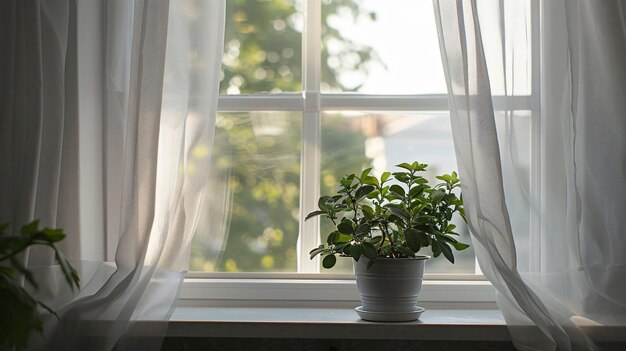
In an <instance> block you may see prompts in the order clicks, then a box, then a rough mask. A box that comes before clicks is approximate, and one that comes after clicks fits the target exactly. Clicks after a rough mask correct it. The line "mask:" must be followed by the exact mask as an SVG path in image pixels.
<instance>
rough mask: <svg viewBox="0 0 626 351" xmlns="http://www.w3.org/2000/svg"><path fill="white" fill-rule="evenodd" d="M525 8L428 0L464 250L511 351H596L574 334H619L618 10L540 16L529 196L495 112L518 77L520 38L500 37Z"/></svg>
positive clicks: (622, 303) (601, 5) (552, 9)
mask: <svg viewBox="0 0 626 351" xmlns="http://www.w3.org/2000/svg"><path fill="white" fill-rule="evenodd" d="M513 3H516V4H513ZM520 3H524V2H503V1H488V0H486V1H480V0H460V1H448V0H434V9H435V17H436V19H437V27H438V33H439V40H440V48H441V52H442V60H443V63H444V70H445V73H446V80H447V84H448V92H449V102H450V114H451V120H452V128H453V135H454V142H455V148H456V153H457V162H458V165H459V173H460V176H461V179H462V181H463V183H464V185H463V195H464V200H465V204H466V211H467V216H468V222H469V225H470V228H471V232H472V235H473V236H472V241H473V243H474V247H475V250H476V253H477V257H478V260H479V263H480V267H481V269H482V270H483V272H484V274H485V276H487V277H488V278H489V280H490V281H491V282H492V283H493V284H494V286H495V287H496V289H497V291H498V296H497V298H498V305H499V307H500V309H501V311H502V313H503V315H504V316H505V318H506V320H507V324H508V325H509V331H510V333H511V336H512V338H513V341H514V344H515V346H516V347H517V348H518V349H522V350H588V349H595V348H596V347H597V346H596V345H595V344H594V343H592V342H591V341H590V339H589V338H588V337H587V336H586V334H585V333H584V332H583V331H582V330H581V328H580V326H581V325H585V324H587V325H589V324H591V325H598V324H603V325H624V324H625V322H626V318H625V317H626V291H625V290H624V289H626V282H625V281H624V280H623V277H625V276H626V272H625V271H624V266H625V265H624V262H625V261H626V247H625V246H624V245H626V237H625V236H624V229H623V228H624V227H625V226H626V220H625V219H624V217H623V213H625V210H626V208H625V206H626V201H624V198H625V196H626V188H625V185H624V182H623V177H624V175H625V174H626V173H625V172H624V169H626V167H625V165H626V147H625V142H624V138H623V130H625V129H624V127H626V114H624V112H623V111H625V110H626V106H624V104H625V102H624V101H626V89H623V81H624V79H625V78H626V76H625V71H626V70H625V69H624V65H623V64H622V62H624V59H626V45H625V40H626V31H625V30H624V28H626V27H625V26H624V23H626V21H625V20H626V12H625V11H624V6H623V5H621V3H619V2H592V1H584V0H580V1H574V0H572V1H553V2H546V4H542V6H543V8H542V10H543V14H544V18H546V21H545V22H544V26H542V28H543V30H544V33H542V41H543V44H542V50H543V52H542V57H543V59H542V63H543V64H544V65H543V66H542V75H543V77H542V84H541V87H542V91H541V94H542V96H541V102H542V103H541V119H540V124H541V138H539V139H540V140H536V141H535V143H534V144H531V147H530V148H529V150H528V151H527V152H528V154H529V155H528V156H529V157H530V156H531V155H532V157H534V158H535V160H534V161H531V162H530V163H529V165H530V169H527V170H526V173H528V178H529V179H531V184H530V186H529V187H528V189H524V188H526V184H524V180H523V179H524V177H519V174H520V172H519V165H516V164H515V163H516V162H514V161H513V160H512V157H511V151H512V152H513V153H516V152H517V151H523V150H522V148H521V147H520V145H519V144H518V140H516V139H515V138H512V136H513V135H515V133H518V132H519V128H518V127H516V126H515V125H513V124H509V123H508V122H510V121H511V120H513V119H512V118H511V117H515V115H516V114H518V115H520V113H519V112H517V111H494V109H493V103H492V94H493V95H505V96H514V95H518V94H519V93H520V89H519V86H518V85H519V81H520V78H522V81H523V79H524V75H525V73H524V71H523V70H519V69H516V68H514V67H513V66H514V64H515V56H516V50H518V51H519V48H520V47H517V46H516V45H517V44H516V43H515V41H516V40H517V41H518V42H519V38H518V39H515V38H513V39H511V38H510V37H509V36H507V35H506V32H507V31H508V30H510V28H511V26H514V24H511V22H514V21H516V19H519V18H522V19H523V18H524V17H525V16H528V12H524V11H519V9H518V10H517V11H515V12H511V11H510V8H511V7H515V6H519V4H520ZM526 3H528V4H529V5H530V2H526ZM498 33H500V34H498ZM523 44H524V45H525V46H527V47H528V48H531V44H530V42H526V43H523ZM494 47H495V48H499V50H498V49H494ZM486 48H487V49H486ZM521 48H523V46H522V47H521ZM490 50H491V51H492V52H490ZM494 52H495V53H494ZM498 52H500V53H498ZM494 57H495V59H494ZM502 86H503V87H504V89H501V88H500V87H502ZM522 90H524V89H522ZM520 95H524V92H522V94H520ZM537 112H538V111H536V112H531V115H532V114H533V113H537ZM502 119H504V122H503V121H501V120H502ZM534 120H535V121H536V120H537V119H534ZM502 125H504V126H503V127H501V126H502ZM516 129H518V130H516ZM502 130H504V133H502V132H501V131H502ZM531 134H532V132H531ZM516 150H517V151H516ZM535 150H539V151H535ZM538 165H540V168H539V169H540V172H537V170H536V169H535V168H538V167H539V166H538ZM516 168H517V169H516ZM533 172H535V173H534V174H540V176H536V177H531V176H530V174H533ZM522 173H523V172H522ZM535 189H540V191H536V190H535ZM537 193H539V194H540V195H536V194H537ZM520 194H521V195H523V196H520ZM512 209H514V211H512ZM509 213H515V214H516V216H515V217H517V219H515V218H514V219H513V220H511V218H510V217H509ZM526 214H528V215H527V216H526ZM520 217H521V218H522V219H523V220H521V221H520V220H519V218H520ZM537 220H538V221H537ZM524 222H526V224H524ZM529 223H530V225H529Z"/></svg>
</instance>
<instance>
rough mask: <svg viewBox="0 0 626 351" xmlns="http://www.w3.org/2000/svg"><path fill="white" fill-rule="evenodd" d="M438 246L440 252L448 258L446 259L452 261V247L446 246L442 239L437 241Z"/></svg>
mask: <svg viewBox="0 0 626 351" xmlns="http://www.w3.org/2000/svg"><path fill="white" fill-rule="evenodd" d="M437 244H438V246H439V248H441V253H443V255H444V256H445V257H446V258H447V259H448V261H450V262H452V263H454V254H453V253H452V249H451V248H450V246H448V244H447V243H445V242H443V241H437Z"/></svg>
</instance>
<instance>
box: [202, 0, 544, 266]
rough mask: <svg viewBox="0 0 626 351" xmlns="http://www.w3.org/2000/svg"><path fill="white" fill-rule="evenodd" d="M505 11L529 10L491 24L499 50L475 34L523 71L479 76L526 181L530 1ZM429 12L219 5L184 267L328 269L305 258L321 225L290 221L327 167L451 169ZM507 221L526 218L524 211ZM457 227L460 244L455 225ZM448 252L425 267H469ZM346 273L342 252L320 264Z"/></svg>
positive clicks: (495, 57)
mask: <svg viewBox="0 0 626 351" xmlns="http://www.w3.org/2000/svg"><path fill="white" fill-rule="evenodd" d="M512 7H513V6H512ZM514 7H515V9H511V11H525V13H527V14H528V16H526V21H527V22H528V23H526V22H523V21H522V22H519V21H518V22H513V21H510V22H507V23H506V26H505V27H504V30H505V31H506V34H505V35H506V38H507V44H506V48H507V50H512V52H514V55H507V56H506V57H507V58H506V59H502V57H503V56H504V55H502V53H501V52H497V51H496V50H492V47H490V46H489V45H488V43H489V41H490V40H500V39H499V38H497V37H492V36H490V35H489V34H487V35H485V43H486V55H487V59H488V61H489V63H490V64H495V65H500V67H501V68H502V66H504V69H502V71H503V72H506V73H505V75H507V74H509V73H511V74H513V73H515V74H516V77H519V76H521V77H523V79H517V80H516V81H515V84H514V85H513V86H512V87H511V86H510V85H507V84H503V82H504V81H506V80H507V78H508V77H506V76H505V77H500V76H497V75H492V76H491V79H492V87H493V91H494V95H495V97H494V103H495V108H496V109H497V110H498V113H497V118H498V126H499V132H500V131H501V132H502V137H507V138H511V137H514V138H516V140H517V141H516V142H519V143H523V145H527V147H526V148H525V150H528V152H527V153H526V154H524V155H513V157H511V159H512V160H513V161H512V162H514V163H515V165H513V167H512V168H511V169H515V170H517V171H518V172H519V174H516V176H518V177H520V178H521V179H522V180H523V182H526V183H528V182H529V177H530V176H531V173H532V172H531V171H532V170H533V169H534V168H533V167H532V165H531V164H530V157H529V155H530V154H531V152H532V150H531V147H530V145H531V144H532V143H531V142H530V141H531V140H532V138H535V137H537V135H536V130H535V129H534V124H535V122H534V121H535V119H536V118H538V66H539V65H538V57H539V56H538V50H536V48H538V40H536V38H538V33H537V30H536V28H538V27H537V25H536V23H535V21H537V22H538V10H537V3H536V2H535V1H534V0H527V1H520V2H516V5H515V6H514ZM507 11H508V10H507ZM518 13H519V12H518ZM506 16H507V14H505V18H506ZM518 17H519V16H518ZM434 21H435V20H434V16H433V9H432V4H431V2H430V1H415V0H389V1H385V2H380V1H375V0H364V1H357V0H343V1H337V0H307V1H305V0H247V1H244V0H229V1H227V19H226V37H225V43H224V58H223V76H222V81H221V87H220V90H221V94H222V95H221V97H220V101H219V110H220V112H219V115H218V117H217V122H216V132H215V144H214V147H213V150H212V153H213V157H212V162H213V166H212V174H211V176H210V179H209V181H208V183H207V184H208V185H207V186H208V187H210V191H211V194H213V196H212V198H211V200H210V201H208V202H207V203H206V204H205V207H204V209H203V212H204V213H205V214H206V216H204V217H203V218H202V219H201V221H200V223H199V225H198V230H197V233H196V235H195V237H194V243H193V247H192V256H191V262H190V270H192V271H198V272H248V273H259V272H290V273H328V271H325V270H324V269H323V268H321V269H320V267H321V266H320V263H319V260H318V259H315V260H309V256H308V251H309V249H310V248H313V247H315V246H317V245H318V243H319V242H320V241H321V240H325V238H324V237H322V238H321V237H320V232H321V233H327V232H328V231H327V230H325V228H327V226H328V223H325V222H324V221H323V220H322V221H321V222H320V223H317V222H315V221H307V222H303V221H301V219H302V218H304V217H305V215H306V214H307V213H309V212H311V211H313V210H315V206H316V204H317V198H318V197H319V196H320V194H325V193H329V192H331V191H332V190H333V189H334V187H335V185H336V183H337V181H338V178H339V177H341V176H342V175H344V174H346V173H348V172H358V171H360V170H361V169H363V168H365V167H369V166H371V167H374V172H378V173H382V172H383V171H385V170H388V169H391V168H393V166H394V165H395V164H397V163H400V162H405V161H412V160H418V161H420V162H423V163H428V164H429V165H430V166H429V168H430V173H429V174H428V175H427V176H430V178H431V181H436V180H435V179H434V174H441V173H444V172H450V171H452V170H455V169H456V160H455V156H454V147H453V141H452V136H451V130H450V123H449V118H448V115H449V114H448V106H447V96H446V86H445V80H444V73H443V69H442V65H441V58H440V54H439V44H438V38H437V33H436V26H435V22H434ZM531 22H532V23H531ZM494 47H496V46H494ZM520 72H521V73H520ZM511 123H514V124H516V125H518V126H521V128H520V127H518V128H516V135H507V133H508V132H509V129H508V128H507V127H506V126H507V125H508V124H511ZM505 152H507V150H505V149H503V153H505ZM520 196H524V194H520ZM518 219H519V220H521V221H524V220H526V221H527V222H529V223H531V220H530V214H524V215H522V216H520V218H518ZM459 224H460V223H459ZM530 225H532V224H530ZM320 228H321V231H320ZM322 235H324V234H322ZM462 235H463V237H462V240H464V241H466V242H469V237H468V233H467V228H466V227H463V230H462ZM455 256H456V257H457V261H458V262H457V263H456V264H455V265H451V264H449V263H448V262H447V261H445V260H430V261H428V267H427V273H431V274H432V273H437V274H467V275H468V276H466V278H467V277H471V276H472V275H475V274H477V273H480V272H479V270H478V265H477V264H476V263H475V258H474V252H473V251H472V250H471V249H468V250H466V251H463V252H459V253H457V254H456V255H455ZM351 270H352V268H351V263H350V262H349V260H347V259H346V262H344V263H340V264H338V267H336V268H334V269H333V270H332V272H330V273H348V272H351ZM200 276H202V275H200ZM252 276H254V274H253V275H252ZM427 277H428V274H427Z"/></svg>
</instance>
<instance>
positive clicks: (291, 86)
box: [220, 0, 303, 94]
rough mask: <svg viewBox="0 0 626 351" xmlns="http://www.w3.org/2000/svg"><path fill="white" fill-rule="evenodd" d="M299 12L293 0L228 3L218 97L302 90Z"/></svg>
mask: <svg viewBox="0 0 626 351" xmlns="http://www.w3.org/2000/svg"><path fill="white" fill-rule="evenodd" d="M301 7H302V4H301V1H291V0H228V1H226V33H225V36H224V58H223V60H222V79H221V83H220V93H222V94H245V93H262V92H273V93H278V92H293V91H300V90H301V86H302V72H301V59H302V55H301V53H302V50H301V47H302V23H303V22H302V21H303V16H302V11H301V10H302V9H301Z"/></svg>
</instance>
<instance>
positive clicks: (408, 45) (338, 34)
mask: <svg viewBox="0 0 626 351" xmlns="http://www.w3.org/2000/svg"><path fill="white" fill-rule="evenodd" d="M322 25H323V33H322V41H323V45H324V46H323V54H322V55H323V56H322V65H323V67H322V91H323V92H333V91H357V92H361V93H370V94H444V93H446V84H445V80H444V75H443V68H442V66H441V56H440V54H439V43H438V39H437V31H436V26H435V19H434V13H433V7H432V2H431V1H415V0H387V1H379V0H364V1H356V0H351V1H341V2H339V1H331V0H326V1H324V5H323V23H322Z"/></svg>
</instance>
